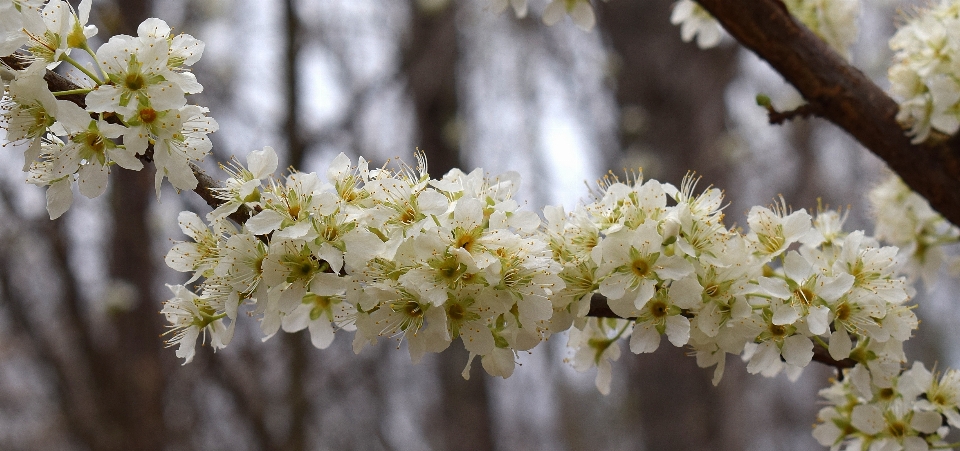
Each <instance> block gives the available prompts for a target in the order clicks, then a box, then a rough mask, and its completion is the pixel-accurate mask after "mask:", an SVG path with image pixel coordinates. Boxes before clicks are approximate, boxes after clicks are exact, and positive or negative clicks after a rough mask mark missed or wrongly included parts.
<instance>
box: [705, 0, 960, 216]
mask: <svg viewBox="0 0 960 451" xmlns="http://www.w3.org/2000/svg"><path fill="white" fill-rule="evenodd" d="M697 2H698V3H700V5H701V6H703V8H704V9H706V10H707V11H709V12H710V13H711V14H713V16H714V17H716V18H717V20H718V21H720V23H721V24H722V25H723V27H724V28H725V29H726V30H727V32H728V33H730V35H732V36H733V37H734V38H736V40H737V41H739V42H740V43H741V44H743V45H744V46H745V47H747V48H749V49H750V50H752V51H753V52H754V53H756V54H757V55H758V56H759V57H760V58H763V59H764V60H766V61H767V62H768V63H769V64H770V65H771V66H773V68H774V69H775V70H776V71H777V72H779V73H780V74H781V75H783V77H784V78H785V79H786V80H787V81H788V82H789V83H790V84H792V85H793V86H794V87H795V88H797V90H798V91H800V93H801V94H802V95H803V97H804V98H805V99H806V100H807V102H809V103H810V105H811V106H812V108H814V111H816V112H817V113H818V114H819V115H820V116H822V117H823V118H825V119H827V120H829V121H830V122H833V123H834V124H836V125H837V126H839V127H840V128H842V129H844V130H846V131H847V133H849V134H850V135H852V136H853V137H854V138H856V139H857V141H860V143H861V144H863V146H864V147H866V148H867V149H869V150H870V151H872V152H873V153H875V154H876V155H877V156H879V157H880V158H881V159H883V160H884V161H885V162H886V163H887V165H888V166H889V167H890V169H892V170H893V171H894V172H896V173H897V174H898V175H899V176H900V177H901V178H902V179H903V181H904V182H906V184H907V185H909V186H910V188H912V189H913V190H914V191H916V192H918V193H920V195H922V196H923V197H925V198H926V199H927V200H928V201H929V202H930V205H931V206H933V208H934V209H936V210H937V211H939V212H940V213H941V214H942V215H943V216H944V217H946V218H947V219H948V220H950V221H951V222H953V223H954V224H960V141H958V140H957V139H951V140H949V141H947V142H942V143H933V144H923V145H914V144H911V143H910V138H908V137H907V136H906V135H905V134H904V132H903V129H902V128H901V127H900V124H898V123H897V121H896V115H897V111H898V110H899V107H898V105H897V102H896V101H894V100H893V99H891V98H890V97H889V96H888V95H887V94H886V93H884V92H883V90H882V89H880V87H878V86H877V85H876V84H874V83H873V82H872V81H871V80H870V79H869V78H867V77H866V76H865V75H864V74H863V73H862V72H860V70H858V69H857V68H855V67H853V66H851V65H850V64H848V63H847V62H846V61H845V60H844V59H843V58H841V57H840V55H838V54H836V53H835V52H834V51H833V50H832V49H830V47H828V46H827V44H826V43H824V42H823V41H822V40H821V39H820V38H818V37H817V36H816V35H815V34H813V32H811V31H810V30H809V29H807V28H806V27H805V26H803V25H802V24H800V23H799V22H797V21H796V20H795V19H794V18H793V16H791V15H790V13H789V12H788V11H787V8H786V6H785V5H784V4H783V2H782V1H781V0H750V1H743V0H697Z"/></svg>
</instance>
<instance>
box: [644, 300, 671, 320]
mask: <svg viewBox="0 0 960 451" xmlns="http://www.w3.org/2000/svg"><path fill="white" fill-rule="evenodd" d="M648 305H649V306H650V315H652V316H653V318H654V319H655V320H657V321H658V320H661V319H663V318H664V317H666V316H667V313H668V312H669V309H670V306H669V305H667V303H666V302H664V301H663V300H661V299H655V300H652V301H650V303H649V304H648Z"/></svg>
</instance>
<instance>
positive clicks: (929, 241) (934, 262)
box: [868, 175, 960, 286]
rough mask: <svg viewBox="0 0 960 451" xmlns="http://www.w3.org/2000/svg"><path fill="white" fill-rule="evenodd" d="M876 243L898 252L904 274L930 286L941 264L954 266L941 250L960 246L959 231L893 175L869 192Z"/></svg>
mask: <svg viewBox="0 0 960 451" xmlns="http://www.w3.org/2000/svg"><path fill="white" fill-rule="evenodd" d="M868 197H869V199H870V202H871V203H872V204H873V212H874V215H873V216H874V222H875V224H876V230H875V231H874V235H875V236H876V237H877V239H879V240H882V241H884V242H886V243H890V244H892V245H894V246H897V247H899V248H900V253H901V255H902V256H903V260H904V261H905V263H906V266H905V268H904V269H905V271H906V272H907V273H908V274H910V275H911V276H913V277H920V278H922V279H923V281H924V282H925V283H926V284H927V286H931V285H932V284H933V282H934V281H935V280H936V278H937V274H938V273H939V271H940V268H941V267H943V266H944V263H950V265H948V266H956V262H957V260H956V258H951V257H949V256H948V254H947V253H945V252H944V247H945V246H947V245H951V244H956V243H958V242H960V229H958V228H957V227H956V226H955V225H953V224H951V223H950V222H949V221H947V220H946V219H945V218H944V217H943V216H941V215H940V214H939V213H937V212H936V211H934V210H933V208H931V207H930V203H929V202H927V200H926V199H924V198H923V197H921V196H920V195H919V194H917V193H915V192H914V191H913V190H911V189H910V187H908V186H907V185H906V184H904V183H903V181H902V180H900V178H899V177H897V176H896V175H890V176H889V177H888V178H887V180H885V181H884V182H883V183H881V184H879V185H877V186H876V187H874V188H873V189H872V190H870V192H869V194H868Z"/></svg>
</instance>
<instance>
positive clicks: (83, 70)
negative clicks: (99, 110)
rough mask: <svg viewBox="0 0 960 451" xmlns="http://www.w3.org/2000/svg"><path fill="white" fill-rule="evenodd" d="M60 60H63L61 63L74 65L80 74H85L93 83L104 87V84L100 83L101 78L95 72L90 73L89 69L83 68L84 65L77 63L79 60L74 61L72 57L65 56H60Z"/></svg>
mask: <svg viewBox="0 0 960 451" xmlns="http://www.w3.org/2000/svg"><path fill="white" fill-rule="evenodd" d="M60 60H61V61H66V62H68V63H70V64H72V65H73V67H76V68H77V69H79V70H80V72H83V74H84V75H86V76H88V77H90V79H91V80H93V82H94V83H96V84H97V85H102V84H103V82H102V81H100V78H99V77H97V75H96V74H94V73H93V72H90V70H89V69H87V68H86V67H83V65H82V64H80V63H79V62H77V60H75V59H73V58H70V55H67V54H63V55H62V56H60Z"/></svg>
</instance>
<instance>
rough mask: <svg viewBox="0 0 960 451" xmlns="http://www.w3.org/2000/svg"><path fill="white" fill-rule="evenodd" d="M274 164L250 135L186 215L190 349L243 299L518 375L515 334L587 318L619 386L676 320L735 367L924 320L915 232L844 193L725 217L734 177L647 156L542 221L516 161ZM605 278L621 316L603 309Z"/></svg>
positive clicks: (852, 350) (866, 357) (804, 353)
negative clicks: (870, 228) (624, 354)
mask: <svg viewBox="0 0 960 451" xmlns="http://www.w3.org/2000/svg"><path fill="white" fill-rule="evenodd" d="M276 167H277V157H276V155H275V153H274V152H273V151H272V149H269V148H266V149H264V150H261V151H255V152H252V153H251V154H250V155H249V157H248V160H247V166H246V167H244V166H242V165H240V164H239V163H236V164H234V166H233V167H232V168H229V169H228V172H229V173H230V175H231V176H230V179H228V181H227V183H226V184H225V186H224V187H223V188H220V189H219V190H218V192H217V195H218V197H219V198H220V199H221V200H222V201H223V205H222V206H221V207H219V208H217V209H216V210H214V211H213V212H211V213H210V214H208V215H207V221H208V223H209V226H208V225H204V224H203V222H202V221H200V219H199V217H197V216H196V215H194V214H192V213H183V214H182V215H181V227H182V228H183V230H184V233H186V234H187V235H188V236H190V238H191V239H192V241H191V242H185V243H179V244H177V245H176V246H175V247H174V248H173V249H172V250H171V251H170V253H169V254H168V255H167V262H168V264H170V266H171V267H173V268H175V269H177V270H180V271H186V272H193V274H194V275H193V277H192V278H191V282H194V281H197V280H200V283H199V286H198V287H197V288H196V291H197V292H198V293H199V295H194V296H186V295H183V294H181V292H182V288H181V287H175V288H174V290H175V293H177V296H176V297H175V298H174V299H172V300H171V301H169V303H168V305H169V304H174V305H180V304H185V306H184V307H178V308H173V307H171V309H173V310H176V311H178V312H193V315H194V316H192V317H183V316H174V317H173V321H172V322H173V327H174V328H175V329H179V330H190V331H193V329H194V328H197V330H196V331H193V332H191V333H178V334H177V335H175V337H174V339H173V340H171V344H179V345H180V346H181V352H180V354H181V355H182V356H184V357H186V356H188V355H190V353H189V352H187V351H183V350H184V349H187V348H190V346H192V343H191V344H185V343H186V342H188V341H192V340H196V338H197V337H198V336H199V332H200V331H202V330H203V329H204V328H205V327H206V328H208V331H209V333H210V334H212V335H213V336H214V340H213V342H214V344H217V343H221V344H222V343H226V341H227V339H225V338H224V337H228V336H229V334H230V330H231V329H232V327H233V326H232V325H233V321H235V320H236V319H237V316H236V315H237V309H238V306H239V304H243V303H246V304H250V305H251V308H253V309H254V312H255V313H256V314H257V315H259V318H260V325H261V329H262V332H263V334H264V336H265V337H270V336H272V335H273V334H275V333H276V332H277V331H279V330H280V329H283V330H284V331H287V332H294V331H298V330H302V329H305V328H309V330H310V333H311V337H312V338H313V342H314V344H315V345H316V346H317V347H319V348H323V347H326V346H328V345H329V344H330V342H331V341H332V340H333V335H334V331H335V330H337V329H356V334H355V336H354V349H355V350H356V351H357V352H359V351H360V350H361V349H362V348H363V347H364V346H365V345H367V344H368V343H372V342H375V341H377V340H378V339H379V338H380V337H383V336H388V337H396V338H397V339H400V340H405V341H406V342H407V347H408V350H409V352H410V355H411V358H412V359H413V360H414V361H417V360H419V359H420V358H421V357H422V356H423V355H424V354H425V353H427V352H440V351H442V350H444V349H445V348H447V347H448V346H450V344H451V343H452V342H453V341H455V340H456V339H457V338H460V341H461V342H462V343H463V345H464V347H465V348H466V349H467V350H468V351H469V353H470V356H471V357H470V360H471V361H472V359H473V358H474V357H475V356H479V357H480V359H481V362H482V364H483V366H484V368H485V369H486V370H487V372H488V373H490V374H493V375H499V376H503V377H506V376H509V375H510V374H511V373H512V372H513V369H514V361H515V354H516V352H517V351H522V350H529V349H532V348H533V347H535V346H536V345H537V344H539V343H540V342H541V341H542V340H544V339H545V338H547V337H549V336H550V335H552V334H554V333H558V332H562V331H565V330H568V329H570V328H571V327H572V328H573V331H571V334H570V340H569V345H570V347H571V348H572V349H573V353H574V356H573V357H572V359H571V361H572V363H573V364H574V366H575V367H576V368H578V369H587V368H591V367H593V366H597V367H599V371H598V375H597V386H598V388H599V389H600V390H601V391H602V392H607V391H608V390H609V384H610V381H611V378H612V375H611V371H610V370H611V366H610V362H611V361H613V360H616V359H617V358H618V357H619V354H620V348H619V346H618V344H617V341H618V340H619V339H626V338H629V340H630V344H629V345H630V349H631V351H633V352H635V353H642V352H653V351H655V350H656V349H657V348H658V347H659V345H660V342H661V339H662V336H664V335H666V338H667V340H668V341H669V342H670V343H671V344H673V345H674V346H690V347H691V348H692V349H693V350H694V351H695V352H696V354H697V357H698V363H699V364H700V365H701V366H704V367H707V366H716V367H717V368H716V371H715V380H716V381H719V378H720V376H721V375H722V373H723V368H724V361H725V356H726V354H740V355H743V356H744V358H745V359H746V360H748V361H749V364H748V367H747V369H748V370H749V371H750V372H751V373H762V374H765V375H774V374H777V373H779V372H780V371H781V370H784V369H787V370H790V371H793V372H798V371H799V370H800V369H801V368H803V367H804V366H806V365H807V364H808V363H809V362H810V361H811V359H812V357H813V348H814V346H815V345H819V346H821V347H823V348H824V349H825V352H828V353H829V355H830V356H831V357H832V358H833V359H836V360H843V359H847V358H853V359H854V360H856V361H858V362H861V363H864V364H869V365H872V366H871V368H888V367H891V368H894V369H893V370H890V371H895V370H896V368H898V365H899V362H900V361H902V360H904V356H903V351H902V343H903V341H905V340H906V339H908V338H909V337H910V335H911V333H912V331H913V330H914V329H916V326H917V319H916V317H915V316H914V315H913V313H912V311H911V310H910V308H908V307H907V306H905V303H906V302H907V301H908V300H909V290H908V288H907V286H906V284H905V280H904V278H902V277H899V276H898V275H897V274H896V272H895V270H896V264H897V260H896V258H895V257H896V255H897V249H896V248H893V247H880V246H879V245H878V243H877V242H876V241H875V240H873V239H872V238H869V237H866V236H864V234H863V232H854V233H850V234H846V233H844V232H843V231H842V230H841V226H842V223H843V217H842V216H841V215H840V214H839V213H837V212H833V211H827V212H821V213H820V214H819V215H818V216H817V217H816V218H812V217H811V216H810V215H809V214H807V213H806V212H805V211H803V210H801V211H797V212H793V213H789V212H788V211H787V209H786V207H784V206H783V205H782V204H779V205H775V206H774V207H773V208H772V209H771V208H763V207H754V208H753V209H752V210H751V212H750V215H749V218H748V224H749V226H750V230H749V232H748V233H742V232H739V231H738V230H731V229H728V228H726V227H725V226H724V225H723V214H722V205H723V204H722V202H723V198H722V195H721V192H720V190H718V189H715V188H709V189H707V190H705V191H704V192H702V193H700V194H695V193H694V190H695V186H696V182H695V179H694V178H692V177H688V178H686V179H685V180H684V183H683V184H682V185H681V188H680V189H677V188H675V187H674V186H672V185H670V184H664V183H660V182H657V181H656V180H647V181H644V180H643V179H642V177H641V176H639V175H634V176H631V177H628V179H627V180H625V181H620V180H618V179H617V178H615V177H614V178H608V179H606V180H605V181H604V182H603V183H602V184H601V185H600V189H599V190H598V192H596V193H594V200H593V201H592V202H590V203H588V204H584V205H581V206H580V207H578V208H576V209H575V210H574V211H573V212H571V213H569V214H567V213H565V212H564V211H563V209H562V208H560V207H546V208H545V210H544V217H545V221H541V219H540V217H539V216H538V215H537V214H535V213H533V212H528V211H521V210H519V209H518V204H517V202H516V201H514V200H513V199H512V195H513V193H514V192H515V191H516V189H517V187H518V186H519V182H520V180H519V176H518V175H517V174H515V173H507V174H502V175H500V176H497V177H485V176H484V175H483V172H482V171H481V170H475V171H474V172H471V173H469V174H465V173H463V172H460V171H459V170H453V171H451V172H450V173H448V174H446V175H445V176H444V177H443V178H441V179H439V180H436V179H431V178H430V177H429V175H428V174H427V172H426V162H425V161H424V160H423V159H422V157H420V158H419V164H418V166H417V168H410V167H408V166H401V168H400V169H398V170H388V169H374V170H371V169H369V168H368V164H367V162H366V161H365V160H363V159H360V160H359V162H358V163H357V164H356V165H352V164H351V162H350V161H349V160H348V159H347V157H346V156H344V155H340V156H339V157H337V158H336V159H335V160H334V162H333V163H332V165H331V166H330V168H329V170H328V171H327V174H326V178H325V180H321V178H320V176H318V175H317V174H313V173H311V174H304V173H299V172H294V173H292V174H290V175H288V176H287V177H286V178H285V180H283V181H282V182H280V181H274V180H271V179H270V177H269V175H270V173H272V172H273V171H275V170H276ZM239 208H244V209H247V210H249V211H252V212H254V215H253V216H252V217H250V219H249V220H247V221H246V223H245V224H244V225H243V227H242V229H239V230H238V229H236V228H234V227H233V226H231V225H230V224H229V222H228V220H227V217H228V216H229V215H231V214H232V213H234V212H235V211H236V210H237V209H239ZM201 279H202V280H201ZM597 293H599V294H600V295H602V296H604V297H606V300H607V306H608V308H609V310H610V315H614V316H616V318H596V317H588V314H590V313H591V309H592V308H593V306H592V300H593V297H594V295H595V294H597ZM594 316H596V313H594ZM225 320H229V321H231V323H230V325H229V326H228V327H224V326H223V324H222V322H219V321H225ZM224 334H226V335H224ZM469 365H470V363H469V361H468V362H467V370H465V372H464V374H465V375H467V374H468V370H469Z"/></svg>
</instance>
